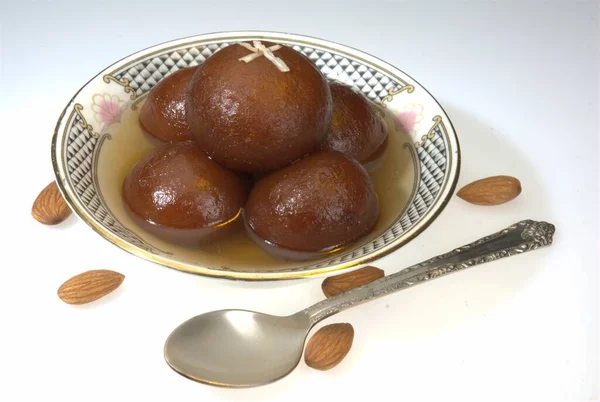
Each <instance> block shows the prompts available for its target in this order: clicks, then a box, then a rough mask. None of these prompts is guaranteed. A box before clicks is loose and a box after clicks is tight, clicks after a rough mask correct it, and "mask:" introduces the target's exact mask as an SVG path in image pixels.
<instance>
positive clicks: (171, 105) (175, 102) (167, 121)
mask: <svg viewBox="0 0 600 402" xmlns="http://www.w3.org/2000/svg"><path fill="white" fill-rule="evenodd" d="M195 71H196V67H188V68H184V69H181V70H177V71H175V72H173V73H171V74H169V75H167V76H166V77H165V78H163V79H162V80H160V81H159V82H158V84H156V85H155V86H154V87H153V88H152V89H151V90H150V92H149V93H148V97H147V98H146V101H145V102H144V105H143V106H142V109H141V110H140V117H139V121H140V125H141V126H142V129H143V130H144V131H145V132H146V133H147V134H148V135H149V136H150V137H151V138H152V139H155V140H158V141H159V142H176V141H188V140H191V139H192V135H191V134H190V127H189V125H188V122H187V117H186V108H185V102H186V94H187V89H188V86H189V84H190V81H191V79H192V76H193V75H194V72H195Z"/></svg>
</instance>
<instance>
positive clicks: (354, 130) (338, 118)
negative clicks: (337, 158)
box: [320, 82, 388, 164]
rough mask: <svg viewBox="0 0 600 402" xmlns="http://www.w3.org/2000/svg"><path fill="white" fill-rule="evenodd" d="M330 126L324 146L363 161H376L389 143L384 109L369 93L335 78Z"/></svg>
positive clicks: (363, 162)
mask: <svg viewBox="0 0 600 402" xmlns="http://www.w3.org/2000/svg"><path fill="white" fill-rule="evenodd" d="M330 88H331V98H332V100H333V115H332V119H331V128H330V129H329V132H328V133H327V136H326V137H325V140H324V141H323V142H322V143H321V147H320V148H321V149H322V150H333V151H338V152H342V153H344V154H346V155H348V156H350V157H352V158H354V159H356V160H358V161H359V162H360V163H362V164H367V163H369V162H372V161H374V160H375V159H377V158H378V157H380V156H381V155H382V154H383V150H384V149H385V146H386V145H387V135H388V133H387V127H386V124H385V122H384V120H383V114H382V112H381V111H380V110H379V109H378V108H377V106H376V105H375V104H373V103H372V102H371V101H370V100H369V99H367V97H366V96H364V95H363V94H362V93H359V92H357V91H355V90H353V89H352V88H351V87H349V86H346V85H343V84H340V83H337V82H332V83H331V84H330Z"/></svg>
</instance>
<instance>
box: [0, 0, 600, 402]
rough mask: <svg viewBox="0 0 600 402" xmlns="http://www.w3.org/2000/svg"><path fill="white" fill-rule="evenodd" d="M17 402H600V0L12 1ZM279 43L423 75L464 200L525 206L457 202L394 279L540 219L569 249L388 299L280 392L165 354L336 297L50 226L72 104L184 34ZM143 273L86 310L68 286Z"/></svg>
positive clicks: (0, 106)
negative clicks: (230, 320)
mask: <svg viewBox="0 0 600 402" xmlns="http://www.w3.org/2000/svg"><path fill="white" fill-rule="evenodd" d="M1 4H2V5H1V6H0V21H1V27H2V29H1V31H0V32H1V33H0V35H1V36H0V40H1V50H2V52H1V54H0V57H1V59H0V61H1V63H0V66H1V70H0V71H1V81H0V82H1V84H0V94H1V95H0V96H1V97H0V113H2V116H1V117H2V118H1V119H0V124H1V129H0V133H1V134H2V138H3V140H2V142H1V143H0V149H2V152H1V156H0V163H1V169H0V172H1V173H0V174H1V175H2V182H1V185H2V189H3V191H2V195H1V196H0V200H1V201H0V202H1V203H2V208H1V211H2V212H3V218H2V220H1V222H2V239H3V241H2V250H3V258H2V262H1V263H0V264H1V265H2V282H1V283H2V288H1V289H0V308H1V312H2V314H1V316H0V318H1V321H0V322H1V326H2V330H1V331H0V338H1V341H0V345H2V352H1V355H0V371H2V373H1V375H0V383H1V384H2V385H0V400H3V401H17V400H36V401H45V400H55V399H60V400H62V401H107V400H110V401H138V400H148V399H151V398H156V399H162V400H169V401H221V400H236V401H254V400H260V401H283V400H285V401H306V400H315V401H321V400H323V401H328V400H329V401H331V400H339V401H344V400H398V401H417V400H442V399H443V400H446V399H447V400H452V399H455V398H456V399H457V400H462V401H466V400H473V401H489V400H501V401H513V400H577V401H585V400H597V398H598V397H599V391H598V295H597V293H598V246H599V239H598V226H599V225H598V223H599V222H598V112H599V111H598V90H599V86H598V73H599V58H598V52H599V39H598V38H599V31H598V21H599V20H598V5H597V2H595V1H572V2H571V1H562V2H542V1H539V2H532V1H529V2H526V1H520V2H497V3H496V2H494V3H492V2H455V3H454V4H450V2H448V3H446V2H442V1H439V2H369V1H363V2H352V1H344V2H343V3H342V4H340V5H335V4H334V2H333V1H318V2H316V1H310V2H309V1H302V0H297V1H294V2H291V3H288V2H285V1H278V2H272V3H266V2H259V1H252V2H232V1H226V0H219V1H210V2H203V1H200V0H195V1H183V0H173V1H161V2H151V1H131V0H128V1H118V2H100V1H96V2H91V3H90V4H89V5H88V4H85V2H83V1H81V0H80V1H69V2H67V1H63V2H51V1H39V2H31V1H21V2H17V1H12V0H11V1H8V0H2V3H1ZM244 29H262V30H275V31H287V32H294V33H300V34H306V35H312V36H317V37H321V38H324V39H328V40H332V41H336V42H340V43H343V44H346V45H349V46H352V47H356V48H359V49H361V50H364V51H366V52H368V53H371V54H373V55H375V56H377V57H380V58H382V59H384V60H386V61H388V62H390V63H392V64H394V65H396V66H398V67H399V68H401V69H402V70H404V71H406V72H407V73H408V74H410V75H412V76H413V77H414V78H415V79H417V80H418V81H419V82H421V83H422V84H423V85H424V86H425V87H426V88H427V89H429V90H430V91H431V92H432V93H433V94H434V96H436V97H437V98H438V100H439V101H440V102H441V103H442V105H443V106H444V107H445V108H446V110H447V111H448V114H449V116H450V118H451V119H452V121H453V123H454V125H455V126H456V129H457V131H458V133H459V136H460V142H461V146H462V152H463V169H462V173H461V177H460V183H459V186H462V185H464V184H466V183H468V182H470V181H472V180H475V179H478V178H481V177H484V176H488V175H495V174H509V175H514V176H516V177H518V178H520V179H521V181H522V183H523V193H522V194H521V196H520V197H519V198H518V199H516V200H515V201H514V202H511V203H509V204H506V205H503V206H499V207H492V208H485V207H476V206H472V205H468V204H466V203H465V202H463V201H462V200H460V199H458V198H457V197H455V198H454V199H453V200H452V201H451V203H450V204H449V206H448V207H447V208H446V210H445V211H444V213H443V214H442V215H441V216H440V217H439V219H437V220H436V221H435V222H434V223H433V224H432V225H431V227H430V228H429V229H427V230H426V231H425V232H424V233H423V234H422V235H421V236H419V237H418V238H417V239H415V240H414V241H412V242H411V243H410V244H408V245H407V246H405V247H404V248H402V249H400V250H399V251H397V252H395V253H394V254H393V255H391V256H388V257H386V258H384V259H382V260H380V261H377V263H376V265H377V266H380V267H381V268H384V269H385V270H386V272H387V273H393V272H395V271H397V270H399V269H401V268H403V267H405V266H407V265H408V264H412V263H415V262H418V261H420V260H423V259H426V258H427V257H431V256H433V255H437V254H440V253H442V252H445V251H447V250H449V249H451V248H453V247H455V246H460V245H462V244H464V243H467V242H470V241H472V240H475V239H476V238H479V237H481V236H483V235H487V234H489V233H491V232H494V231H496V230H498V229H501V228H503V227H505V226H508V225H510V224H512V223H513V222H516V221H518V220H520V219H525V218H532V219H539V220H548V221H550V222H552V223H554V224H556V226H557V233H556V237H555V242H554V245H553V246H551V247H550V248H548V249H543V250H538V251H535V252H532V253H528V254H525V255H522V256H518V257H514V258H510V259H506V260H502V261H498V262H494V263H490V264H485V265H483V266H479V267H476V268H473V269H472V270H469V271H465V272H461V273H458V274H455V275H451V276H448V277H445V278H442V279H440V280H438V281H433V282H430V283H427V284H425V285H423V286H418V287H415V288H411V289H409V290H406V291H403V292H400V293H397V294H394V295H392V296H388V297H386V298H383V299H379V300H377V301H374V302H371V303H369V304H365V305H362V306H360V307H357V308H355V309H352V310H348V311H346V312H344V313H341V314H339V315H338V316H334V317H332V318H330V319H328V320H327V321H326V323H333V322H350V323H352V324H353V326H354V328H355V331H356V333H355V340H354V346H353V348H352V350H351V352H350V353H349V355H348V356H347V358H346V359H345V360H344V361H343V362H342V363H341V364H340V365H339V366H337V367H336V368H334V369H333V370H331V371H329V372H319V371H314V370H312V369H309V368H308V367H307V366H306V365H305V364H304V362H301V363H300V365H299V366H298V368H297V369H296V370H295V371H294V372H293V373H292V374H291V375H289V376H288V377H286V378H284V379H283V380H281V381H279V382H276V383H274V384H271V385H268V386H264V387H259V388H254V389H249V390H230V389H220V388H213V387H210V386H206V385H203V384H198V383H195V382H192V381H189V380H187V379H185V378H183V377H181V376H179V375H178V374H176V373H175V372H173V371H172V370H171V369H170V368H169V367H168V366H167V364H166V363H165V362H164V360H163V355H162V347H163V342H164V340H165V338H166V337H167V335H168V334H169V333H170V331H171V330H172V329H173V328H174V327H175V326H177V325H178V324H180V323H181V322H182V321H184V320H186V319H187V318H189V317H191V316H193V315H196V314H199V313H202V312H206V311H209V310H214V309H222V308H238V307H241V308H246V309H253V310H259V311H264V312H269V313H274V314H288V313H291V312H294V311H296V310H299V309H301V308H304V307H306V306H308V305H309V304H312V303H314V302H316V301H318V300H320V299H321V298H322V294H321V293H320V282H321V280H320V279H313V280H302V281H295V282H277V283H243V282H230V281H225V280H217V279H209V278H203V277H196V276H192V275H188V274H184V273H180V272H176V271H174V270H170V269H166V268H163V267H160V266H158V265H154V264H151V263H149V262H145V261H142V260H141V259H138V258H136V257H133V256H131V255H129V254H127V253H126V252H124V251H122V250H120V249H118V248H117V247H115V246H113V245H111V244H110V243H108V242H106V241H105V240H103V239H101V238H100V237H99V236H98V235H96V234H95V233H94V232H93V231H92V230H91V229H90V228H88V227H87V226H86V225H85V224H84V223H82V222H80V221H78V219H77V218H76V217H75V216H72V217H71V218H69V220H68V221H67V222H65V223H63V224H62V225H61V226H58V227H45V226H42V225H40V224H38V223H37V222H36V221H34V220H33V219H32V218H31V217H30V208H31V203H32V201H33V200H34V198H35V197H36V196H37V194H38V192H39V191H40V190H41V189H42V188H43V187H44V186H45V185H46V184H47V183H48V182H50V181H51V180H53V172H52V168H51V162H50V139H51V136H52V133H53V130H54V125H55V123H56V120H57V119H58V117H59V115H60V113H61V111H62V109H63V108H64V106H65V105H66V104H67V102H68V100H69V99H70V98H71V96H72V95H73V94H74V93H75V92H76V91H77V90H78V89H79V87H80V86H82V85H83V84H84V83H85V82H86V81H87V80H88V79H89V78H91V77H92V76H94V75H95V74H96V73H97V72H98V71H100V70H101V69H103V68H104V67H106V66H107V65H109V64H111V63H113V62H115V61H116V60H118V59H120V58H122V57H124V56H126V55H128V54H130V53H132V52H135V51H137V50H140V49H142V48H145V47H148V46H152V45H154V44H156V43H159V42H164V41H167V40H171V39H175V38H179V37H183V36H189V35H195V34H201V33H207V32H213V31H225V30H244ZM97 268H108V269H113V270H117V271H119V272H122V273H123V274H125V275H126V279H125V282H124V284H123V285H122V287H121V288H119V289H118V290H117V291H116V292H115V293H113V294H111V295H110V296H108V297H106V298H105V299H103V300H102V301H99V302H96V303H93V304H90V305H88V306H83V307H73V306H69V305H66V304H64V303H62V302H61V301H60V300H59V299H58V297H57V296H56V290H57V289H58V287H59V286H60V285H61V283H62V282H63V281H64V280H66V279H68V278H69V277H71V276H72V275H75V274H77V273H80V272H82V271H84V270H88V269H97Z"/></svg>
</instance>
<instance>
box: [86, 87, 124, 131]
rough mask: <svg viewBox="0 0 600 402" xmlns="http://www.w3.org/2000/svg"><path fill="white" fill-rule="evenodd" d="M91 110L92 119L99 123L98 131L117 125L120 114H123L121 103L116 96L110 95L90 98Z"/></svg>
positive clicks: (122, 102)
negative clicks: (92, 113) (92, 112)
mask: <svg viewBox="0 0 600 402" xmlns="http://www.w3.org/2000/svg"><path fill="white" fill-rule="evenodd" d="M92 103H93V104H92V110H93V111H94V118H95V119H96V121H97V122H98V123H100V127H101V128H100V130H102V129H104V128H105V127H107V126H109V125H111V124H113V123H118V122H120V121H121V114H122V113H123V104H124V103H125V102H124V101H122V100H121V99H120V98H119V97H118V96H117V95H111V94H107V93H104V94H95V95H94V96H93V97H92Z"/></svg>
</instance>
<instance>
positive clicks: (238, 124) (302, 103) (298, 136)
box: [187, 42, 332, 173]
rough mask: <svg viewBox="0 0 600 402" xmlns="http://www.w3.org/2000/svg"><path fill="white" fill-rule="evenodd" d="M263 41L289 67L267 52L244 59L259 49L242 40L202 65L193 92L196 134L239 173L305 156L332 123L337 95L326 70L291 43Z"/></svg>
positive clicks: (191, 110) (190, 114) (190, 105)
mask: <svg viewBox="0 0 600 402" xmlns="http://www.w3.org/2000/svg"><path fill="white" fill-rule="evenodd" d="M246 45H247V46H252V45H251V44H249V43H247V44H246ZM254 45H255V46H257V44H256V43H255V44H254ZM259 45H260V44H259ZM262 45H264V46H266V47H269V48H270V49H273V50H271V53H272V55H273V56H275V57H277V58H279V59H281V60H282V61H283V62H284V63H285V65H286V66H287V68H288V69H289V71H281V70H280V69H279V68H278V67H277V66H276V65H275V64H274V63H273V62H272V61H271V60H270V59H268V58H267V57H266V56H265V55H264V54H263V55H260V56H259V54H257V56H259V57H256V58H254V59H253V60H251V61H249V62H245V61H244V60H240V59H242V58H244V57H245V56H248V55H251V54H252V53H253V52H252V51H251V50H249V49H248V48H247V47H244V46H243V45H242V44H240V43H235V44H231V45H229V46H227V47H226V48H224V49H221V50H219V51H218V52H217V53H215V54H214V55H212V56H211V57H210V58H208V59H207V60H206V61H205V62H204V63H202V64H201V65H200V66H199V67H198V69H197V70H196V73H195V74H194V77H193V78H192V83H191V86H190V90H189V92H188V103H187V107H188V109H187V116H188V121H189V124H190V129H191V132H192V135H193V136H194V137H195V139H196V140H197V142H198V143H199V144H200V146H201V147H202V149H204V151H205V152H206V153H207V154H208V155H209V156H210V157H211V158H213V159H214V160H216V161H217V162H218V163H220V164H221V165H223V166H225V167H227V168H230V169H232V170H235V171H238V172H246V173H263V172H270V171H273V170H276V169H279V168H281V167H283V166H285V165H288V164H290V163H291V162H293V161H295V160H298V159H300V158H301V157H303V156H304V155H306V154H308V153H310V152H313V151H314V150H315V149H316V148H317V147H318V145H319V144H320V143H321V142H322V140H323V138H324V137H325V134H326V133H327V130H329V126H330V123H331V110H332V106H331V93H330V90H329V85H328V84H327V80H326V79H325V77H324V76H323V74H322V73H321V72H320V71H319V69H318V68H317V67H316V66H315V65H314V64H313V63H312V62H311V61H310V60H309V59H308V58H306V57H305V56H304V55H302V54H301V53H300V52H297V51H296V50H294V49H292V48H290V47H288V46H282V45H281V46H280V45H273V44H272V43H267V42H264V43H263V44H262Z"/></svg>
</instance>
